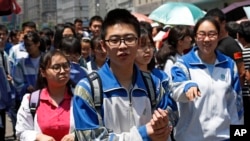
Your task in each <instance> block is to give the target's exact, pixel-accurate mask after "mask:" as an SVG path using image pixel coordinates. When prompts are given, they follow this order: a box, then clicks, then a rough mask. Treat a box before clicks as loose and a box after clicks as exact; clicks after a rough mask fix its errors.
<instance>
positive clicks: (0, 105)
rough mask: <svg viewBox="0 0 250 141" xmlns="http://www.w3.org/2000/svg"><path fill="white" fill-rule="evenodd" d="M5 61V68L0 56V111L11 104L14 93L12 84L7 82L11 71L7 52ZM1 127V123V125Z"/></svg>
mask: <svg viewBox="0 0 250 141" xmlns="http://www.w3.org/2000/svg"><path fill="white" fill-rule="evenodd" d="M4 61H5V67H6V70H5V69H4V66H3V61H2V57H1V56H0V110H2V109H6V108H8V107H9V106H10V104H11V93H12V92H13V91H12V89H11V84H10V82H8V80H7V74H6V71H7V73H10V72H9V70H10V68H9V61H8V56H7V54H6V52H4ZM0 127H1V123H0Z"/></svg>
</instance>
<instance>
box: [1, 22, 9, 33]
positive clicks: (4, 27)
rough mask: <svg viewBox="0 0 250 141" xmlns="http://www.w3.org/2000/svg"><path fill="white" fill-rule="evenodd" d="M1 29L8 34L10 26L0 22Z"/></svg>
mask: <svg viewBox="0 0 250 141" xmlns="http://www.w3.org/2000/svg"><path fill="white" fill-rule="evenodd" d="M0 30H1V31H4V32H5V33H6V34H8V28H7V27H6V26H5V25H3V24H0Z"/></svg>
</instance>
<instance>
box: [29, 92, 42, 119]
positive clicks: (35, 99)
mask: <svg viewBox="0 0 250 141" xmlns="http://www.w3.org/2000/svg"><path fill="white" fill-rule="evenodd" d="M40 92H41V90H37V91H34V92H32V93H31V94H30V100H29V108H30V113H31V115H32V117H33V119H34V117H35V114H36V109H37V107H38V106H39V101H40Z"/></svg>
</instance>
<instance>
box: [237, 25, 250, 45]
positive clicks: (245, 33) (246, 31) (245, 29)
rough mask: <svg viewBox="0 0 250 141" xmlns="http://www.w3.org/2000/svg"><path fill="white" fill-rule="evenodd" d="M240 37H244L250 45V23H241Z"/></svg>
mask: <svg viewBox="0 0 250 141" xmlns="http://www.w3.org/2000/svg"><path fill="white" fill-rule="evenodd" d="M239 37H242V38H243V39H244V40H245V41H246V42H247V43H250V21H243V22H241V23H240V31H239Z"/></svg>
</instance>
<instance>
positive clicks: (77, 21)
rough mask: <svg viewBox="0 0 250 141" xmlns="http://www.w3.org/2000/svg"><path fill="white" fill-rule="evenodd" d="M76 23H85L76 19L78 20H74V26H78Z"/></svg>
mask: <svg viewBox="0 0 250 141" xmlns="http://www.w3.org/2000/svg"><path fill="white" fill-rule="evenodd" d="M76 23H83V21H82V20H81V19H79V18H76V19H75V20H74V24H76Z"/></svg>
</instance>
